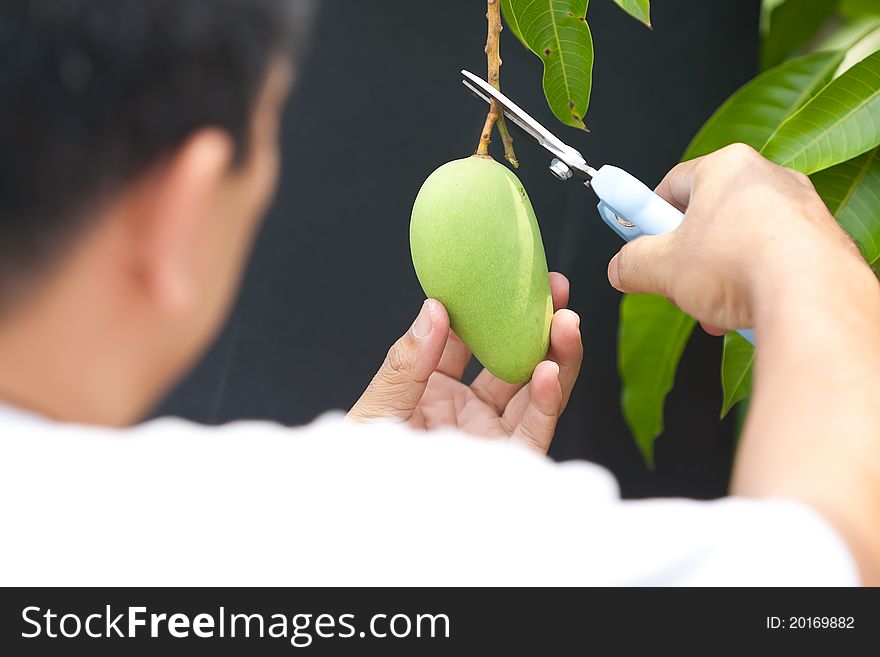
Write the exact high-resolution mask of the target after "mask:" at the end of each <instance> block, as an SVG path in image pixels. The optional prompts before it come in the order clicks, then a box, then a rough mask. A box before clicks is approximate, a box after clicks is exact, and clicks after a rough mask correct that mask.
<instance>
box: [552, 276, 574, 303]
mask: <svg viewBox="0 0 880 657" xmlns="http://www.w3.org/2000/svg"><path fill="white" fill-rule="evenodd" d="M570 287H571V286H570V284H569V282H568V279H567V278H566V277H565V276H563V275H562V274H560V273H559V272H558V271H551V272H550V296H551V297H553V312H556V311H557V310H561V309H562V308H567V307H568V294H569V290H570Z"/></svg>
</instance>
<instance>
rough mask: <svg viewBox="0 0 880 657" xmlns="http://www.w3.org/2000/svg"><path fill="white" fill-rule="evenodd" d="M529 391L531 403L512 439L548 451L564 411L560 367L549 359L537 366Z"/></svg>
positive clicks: (539, 450) (541, 450)
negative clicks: (557, 423) (560, 415)
mask: <svg viewBox="0 0 880 657" xmlns="http://www.w3.org/2000/svg"><path fill="white" fill-rule="evenodd" d="M528 391H529V403H528V406H527V407H526V409H525V412H524V413H523V416H522V420H520V423H519V425H518V426H517V427H516V429H515V430H514V432H513V434H512V435H511V436H510V439H511V441H512V442H517V443H521V444H523V445H525V446H526V447H529V448H531V449H534V450H536V451H538V452H540V453H542V454H546V453H547V450H548V449H550V443H552V442H553V434H554V433H555V432H556V422H557V421H558V419H559V414H560V413H561V412H562V388H561V387H560V385H559V366H558V365H557V364H556V363H554V362H552V361H546V360H545V361H544V362H542V363H540V364H539V365H538V367H536V368H535V373H534V374H533V375H532V381H531V383H530V384H529V386H528Z"/></svg>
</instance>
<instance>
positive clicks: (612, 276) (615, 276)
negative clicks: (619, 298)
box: [608, 253, 620, 290]
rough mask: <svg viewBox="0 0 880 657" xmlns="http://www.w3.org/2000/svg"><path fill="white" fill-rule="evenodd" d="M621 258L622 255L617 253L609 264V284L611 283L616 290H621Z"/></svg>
mask: <svg viewBox="0 0 880 657" xmlns="http://www.w3.org/2000/svg"><path fill="white" fill-rule="evenodd" d="M619 258H620V254H619V253H617V254H615V256H614V257H613V258H611V260H610V261H609V262H608V282H609V283H611V287H613V288H614V289H615V290H619V289H620V271H619V270H618V263H617V261H618V259H619Z"/></svg>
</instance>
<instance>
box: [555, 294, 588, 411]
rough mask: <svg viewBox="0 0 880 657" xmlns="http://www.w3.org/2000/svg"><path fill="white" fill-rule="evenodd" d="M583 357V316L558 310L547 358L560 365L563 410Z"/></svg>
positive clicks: (569, 311)
mask: <svg viewBox="0 0 880 657" xmlns="http://www.w3.org/2000/svg"><path fill="white" fill-rule="evenodd" d="M583 358H584V347H583V343H582V340H581V318H580V317H578V315H577V313H574V312H572V311H571V310H565V309H563V310H560V311H558V312H557V313H556V314H555V315H553V323H552V324H551V325H550V351H549V352H548V353H547V359H548V360H552V361H553V362H554V363H556V364H557V365H559V384H560V386H561V387H562V408H563V410H564V409H565V407H566V406H567V405H568V400H569V398H570V397H571V390H572V388H574V384H575V382H577V378H578V374H579V373H580V371H581V362H582V361H583Z"/></svg>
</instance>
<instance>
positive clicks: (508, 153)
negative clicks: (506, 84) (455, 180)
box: [476, 0, 519, 169]
mask: <svg viewBox="0 0 880 657" xmlns="http://www.w3.org/2000/svg"><path fill="white" fill-rule="evenodd" d="M486 4H487V5H488V11H487V12H486V19H487V20H488V22H489V33H488V36H487V37H486V49H485V50H486V60H487V63H488V68H489V74H488V78H487V79H488V81H489V84H491V85H492V86H493V87H495V88H496V89H499V90H500V89H501V52H500V51H501V30H503V29H504V27H503V26H502V25H501V0H486ZM496 125H497V126H498V134H500V135H501V142H502V143H503V144H504V157H505V158H507V161H508V162H510V165H511V166H512V167H513V168H514V169H517V168H519V162H518V161H517V159H516V152H514V150H513V139H512V138H511V136H510V132H509V131H508V129H507V123H506V122H505V121H504V114H503V113H502V112H501V107H500V106H499V105H498V103H497V102H495V101H494V100H493V101H492V103H491V104H490V106H489V114H488V115H487V116H486V123H485V124H484V125H483V132H482V133H481V134H480V143H479V145H478V146H477V152H476V155H478V156H480V157H490V155H489V144H490V143H491V142H492V130H493V128H494V127H495V126H496Z"/></svg>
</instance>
